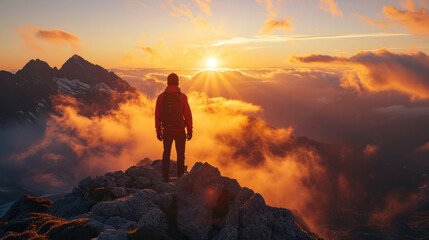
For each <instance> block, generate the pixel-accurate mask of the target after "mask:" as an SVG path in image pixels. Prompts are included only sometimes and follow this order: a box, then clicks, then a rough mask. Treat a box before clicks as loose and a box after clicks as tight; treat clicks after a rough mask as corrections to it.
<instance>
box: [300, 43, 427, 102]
mask: <svg viewBox="0 0 429 240" xmlns="http://www.w3.org/2000/svg"><path fill="white" fill-rule="evenodd" d="M294 59H295V60H297V61H299V62H303V63H329V64H338V65H351V66H353V67H354V69H353V70H352V71H348V72H345V73H344V75H343V78H342V85H343V86H345V87H352V88H355V89H357V90H361V89H367V90H369V91H386V90H394V91H398V92H402V93H405V94H408V95H409V96H410V97H411V98H421V99H427V98H429V79H428V77H427V76H429V56H428V55H426V54H425V53H423V52H417V53H405V54H404V53H393V52H390V51H387V50H380V51H375V52H360V53H357V54H356V55H353V56H351V57H350V58H347V57H337V56H329V55H314V54H313V55H308V56H304V57H295V58H294Z"/></svg>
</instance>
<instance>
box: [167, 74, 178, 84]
mask: <svg viewBox="0 0 429 240" xmlns="http://www.w3.org/2000/svg"><path fill="white" fill-rule="evenodd" d="M167 85H176V86H177V85H179V76H177V74H175V73H171V74H170V75H168V77H167Z"/></svg>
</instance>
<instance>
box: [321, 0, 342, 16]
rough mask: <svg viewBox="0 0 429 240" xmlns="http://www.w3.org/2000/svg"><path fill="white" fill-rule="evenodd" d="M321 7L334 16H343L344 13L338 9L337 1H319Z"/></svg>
mask: <svg viewBox="0 0 429 240" xmlns="http://www.w3.org/2000/svg"><path fill="white" fill-rule="evenodd" d="M319 7H320V8H321V9H322V10H323V11H325V12H328V13H331V14H332V16H343V12H342V11H341V10H340V9H339V8H338V4H337V2H336V1H335V0H319Z"/></svg>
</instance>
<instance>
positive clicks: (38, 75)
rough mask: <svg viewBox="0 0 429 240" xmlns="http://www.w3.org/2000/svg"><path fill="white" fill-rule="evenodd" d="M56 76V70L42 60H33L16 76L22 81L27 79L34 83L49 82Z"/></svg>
mask: <svg viewBox="0 0 429 240" xmlns="http://www.w3.org/2000/svg"><path fill="white" fill-rule="evenodd" d="M54 74H55V69H53V68H51V67H50V66H49V64H48V63H47V62H45V61H42V60H40V59H35V60H34V59H31V60H30V61H29V62H28V63H27V64H25V66H24V67H23V68H22V69H21V70H19V71H18V72H16V76H17V77H18V78H21V79H27V80H28V81H30V82H33V83H41V82H49V80H50V79H52V77H53V75H54Z"/></svg>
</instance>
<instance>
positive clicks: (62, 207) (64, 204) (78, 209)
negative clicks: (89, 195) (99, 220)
mask: <svg viewBox="0 0 429 240" xmlns="http://www.w3.org/2000/svg"><path fill="white" fill-rule="evenodd" d="M90 207H91V204H90V202H89V201H88V200H86V199H82V198H80V197H77V196H75V195H74V194H67V195H65V196H64V197H63V198H61V199H58V200H56V201H54V203H53V204H52V206H51V207H50V208H49V209H48V211H47V213H49V214H52V215H54V216H57V217H63V218H70V217H73V216H77V215H80V214H83V213H86V212H88V211H89V209H90Z"/></svg>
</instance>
